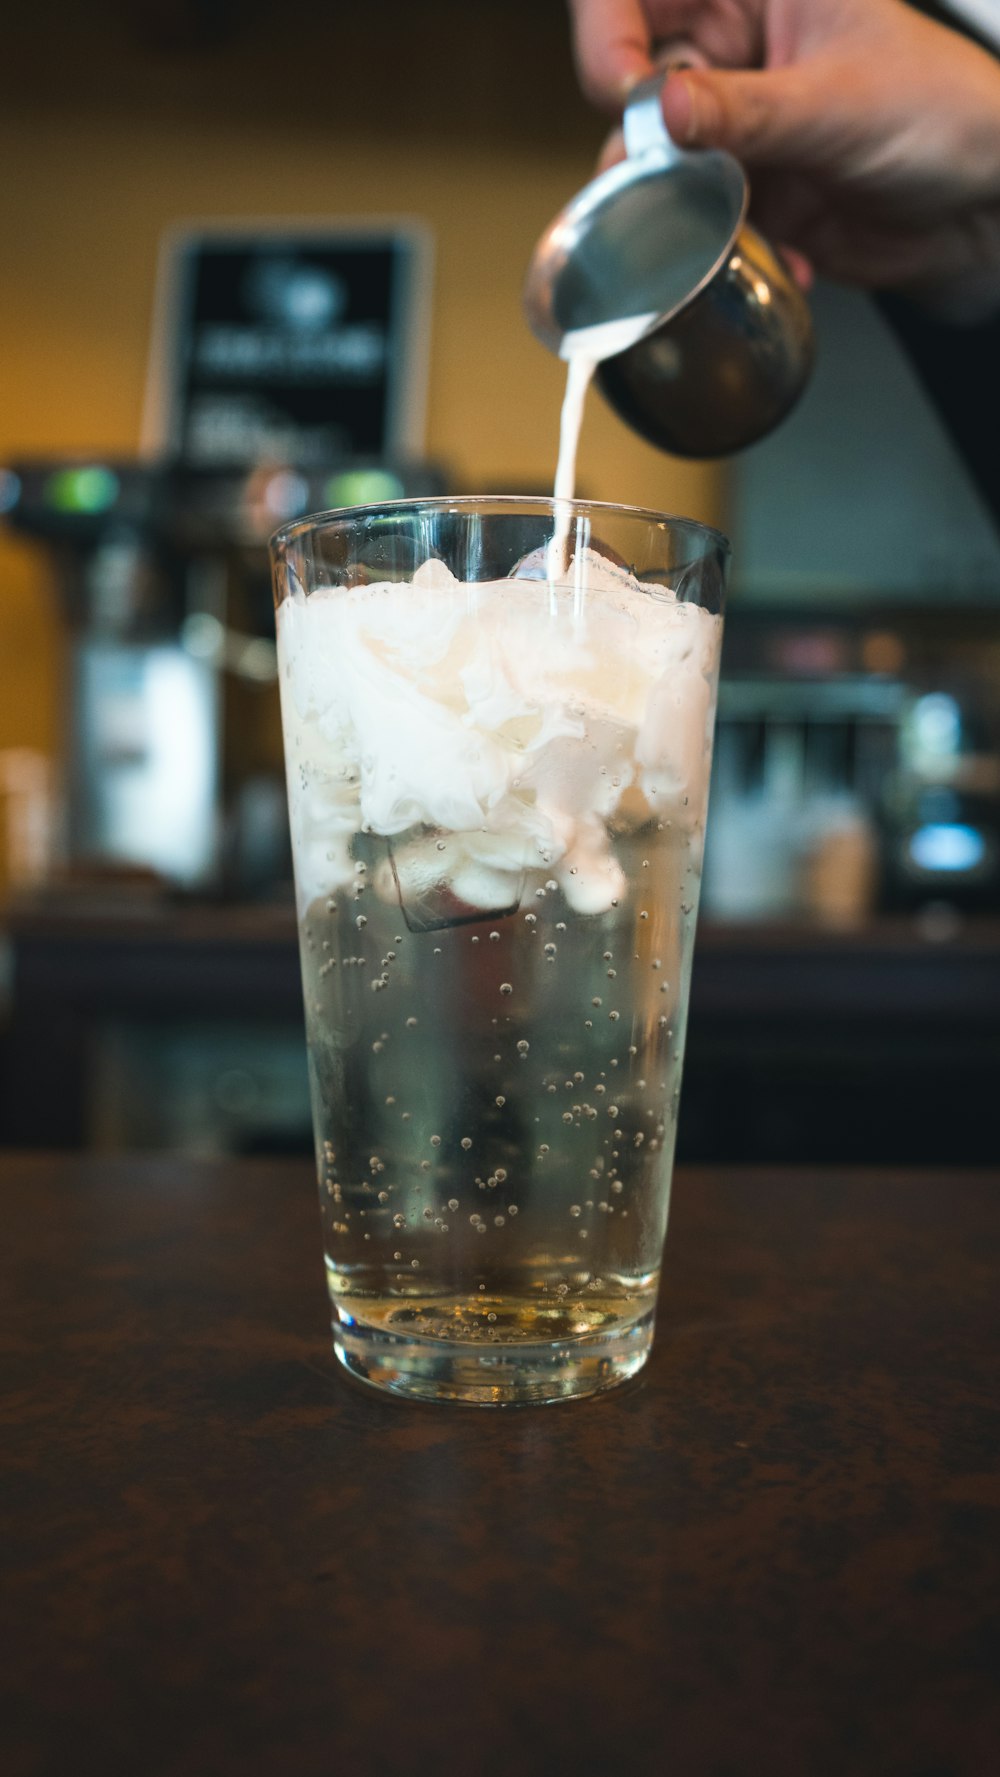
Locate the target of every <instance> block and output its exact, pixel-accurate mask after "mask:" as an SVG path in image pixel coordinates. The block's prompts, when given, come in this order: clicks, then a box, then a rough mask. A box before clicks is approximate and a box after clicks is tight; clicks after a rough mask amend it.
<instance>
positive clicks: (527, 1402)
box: [333, 1309, 653, 1407]
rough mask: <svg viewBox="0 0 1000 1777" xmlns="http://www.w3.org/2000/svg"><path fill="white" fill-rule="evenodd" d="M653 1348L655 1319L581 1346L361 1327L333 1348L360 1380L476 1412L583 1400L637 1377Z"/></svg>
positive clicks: (341, 1330) (343, 1334)
mask: <svg viewBox="0 0 1000 1777" xmlns="http://www.w3.org/2000/svg"><path fill="white" fill-rule="evenodd" d="M652 1343H653V1312H652V1309H650V1310H649V1312H648V1313H647V1314H645V1315H644V1316H643V1317H642V1318H641V1319H639V1320H636V1321H633V1322H632V1323H631V1324H630V1325H628V1326H624V1327H623V1326H620V1325H619V1326H617V1327H615V1328H614V1329H613V1330H609V1331H606V1332H601V1333H592V1334H588V1335H586V1336H584V1337H582V1338H578V1339H572V1340H567V1339H562V1340H556V1341H551V1342H549V1341H537V1342H533V1341H523V1342H519V1343H517V1344H508V1345H483V1344H482V1343H476V1344H472V1343H468V1344H466V1343H463V1342H459V1341H452V1340H443V1339H426V1338H420V1337H415V1336H413V1335H412V1334H406V1335H400V1334H398V1333H392V1332H388V1331H387V1330H386V1328H385V1327H381V1326H371V1325H365V1323H364V1322H362V1321H358V1320H356V1321H354V1323H353V1325H352V1326H350V1327H346V1326H344V1325H343V1324H340V1325H336V1324H335V1326H334V1340H333V1348H334V1351H335V1352H336V1354H337V1356H338V1358H339V1359H340V1361H341V1363H342V1364H343V1365H344V1368H345V1369H346V1370H349V1371H350V1373H351V1375H352V1376H356V1377H358V1378H359V1379H360V1380H361V1381H362V1382H367V1383H369V1384H371V1386H372V1387H373V1388H378V1389H382V1390H384V1391H385V1392H387V1393H388V1394H394V1395H400V1396H404V1397H405V1398H406V1399H408V1400H417V1401H458V1402H460V1403H462V1404H464V1405H465V1406H469V1407H518V1406H532V1405H534V1406H541V1405H544V1404H545V1403H546V1402H553V1401H567V1400H578V1399H580V1398H582V1397H585V1396H587V1395H592V1394H600V1393H603V1391H604V1390H605V1389H608V1388H615V1387H616V1386H617V1385H618V1384H619V1383H621V1382H627V1380H628V1378H629V1377H630V1376H634V1375H635V1374H636V1372H637V1371H638V1370H641V1369H642V1366H643V1364H644V1363H645V1362H646V1359H647V1357H648V1356H649V1351H650V1347H651V1345H652Z"/></svg>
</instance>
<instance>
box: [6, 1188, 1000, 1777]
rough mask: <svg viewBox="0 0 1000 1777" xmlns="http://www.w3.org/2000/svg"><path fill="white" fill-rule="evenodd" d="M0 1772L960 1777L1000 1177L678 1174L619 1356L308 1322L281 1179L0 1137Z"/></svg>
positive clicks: (988, 1686)
mask: <svg viewBox="0 0 1000 1777" xmlns="http://www.w3.org/2000/svg"><path fill="white" fill-rule="evenodd" d="M0 1201H2V1203H3V1224H4V1235H3V1241H2V1243H0V1289H2V1290H3V1292H4V1294H5V1299H6V1302H7V1304H8V1312H7V1314H6V1315H5V1317H4V1323H5V1328H6V1331H5V1334H4V1359H3V1372H4V1376H5V1381H6V1389H5V1394H6V1405H5V1409H4V1422H5V1429H4V1432H3V1438H2V1455H0V1463H2V1467H3V1469H4V1471H5V1473H6V1483H5V1494H6V1501H7V1504H6V1507H5V1511H4V1519H5V1531H6V1535H5V1539H4V1540H5V1544H6V1556H5V1564H6V1568H7V1573H6V1578H5V1581H4V1585H3V1597H4V1604H5V1611H6V1614H7V1616H8V1622H9V1625H10V1628H9V1632H8V1635H7V1637H6V1650H5V1653H4V1656H3V1660H2V1662H0V1689H2V1692H3V1693H4V1694H5V1701H4V1704H3V1711H2V1716H0V1755H2V1759H3V1768H4V1770H5V1773H6V1774H7V1777H27V1774H29V1773H30V1774H31V1777H35V1774H36V1773H38V1774H41V1773H45V1774H48V1773H53V1774H54V1773H56V1772H60V1773H61V1772H63V1771H65V1770H67V1769H73V1768H75V1767H80V1768H82V1769H84V1770H87V1771H90V1770H93V1771H98V1772H101V1773H103V1774H106V1777H111V1774H113V1773H122V1774H125V1773H128V1777H182V1774H183V1777H201V1774H202V1773H205V1774H211V1777H230V1774H232V1777H237V1774H238V1777H272V1774H273V1777H333V1774H335V1773H339V1772H345V1773H349V1774H350V1777H393V1774H395V1773H396V1772H400V1773H402V1772H406V1773H408V1774H410V1773H412V1774H414V1777H419V1774H421V1773H424V1772H427V1773H430V1772H432V1771H433V1772H434V1773H436V1774H437V1777H465V1774H466V1773H476V1774H477V1777H480V1774H481V1777H494V1774H495V1777H500V1774H501V1773H503V1774H504V1777H507V1774H508V1773H511V1772H513V1773H529V1774H533V1773H535V1772H538V1773H541V1772H545V1773H547V1774H548V1773H551V1772H562V1771H563V1770H565V1771H567V1772H569V1773H572V1774H574V1777H598V1774H600V1777H605V1774H609V1773H610V1774H613V1773H616V1772H618V1771H619V1770H625V1771H628V1772H630V1773H639V1774H640V1777H644V1774H645V1773H649V1774H650V1777H652V1774H653V1773H656V1774H657V1777H658V1774H659V1773H661V1772H662V1773H671V1774H672V1777H750V1774H754V1777H755V1774H756V1773H758V1772H766V1773H768V1777H786V1774H787V1777H932V1774H933V1777H980V1774H981V1773H982V1774H985V1773H986V1772H987V1771H988V1770H990V1769H992V1768H993V1765H992V1760H993V1758H994V1757H995V1752H996V1745H997V1737H998V1733H1000V1699H998V1691H997V1686H996V1671H997V1641H996V1624H997V1619H998V1609H1000V1539H998V1537H997V1524H998V1513H1000V1483H998V1479H997V1462H996V1458H997V1424H998V1420H997V1401H998V1399H1000V1386H998V1385H1000V1317H998V1315H997V1311H996V1302H997V1279H998V1274H1000V1171H998V1172H997V1173H994V1174H983V1173H979V1174H973V1173H953V1174H947V1173H937V1174H930V1173H900V1172H897V1173H862V1172H844V1173H834V1172H805V1171H795V1172H791V1171H785V1172H767V1171H763V1170H760V1171H743V1172H740V1171H714V1172H699V1171H692V1172H687V1173H684V1174H682V1175H681V1176H680V1177H679V1179H678V1183H677V1188H676V1196H675V1206H674V1212H673V1220H672V1225H671V1230H670V1234H669V1237H668V1242H667V1264H666V1275H665V1283H664V1293H663V1300H662V1307H661V1318H660V1327H659V1333H658V1337H657V1343H656V1347H655V1350H654V1354H653V1357H652V1360H651V1362H650V1365H649V1367H648V1369H647V1371H646V1373H645V1375H644V1376H643V1378H641V1379H639V1380H637V1381H636V1382H634V1383H632V1384H629V1385H627V1386H626V1387H625V1388H624V1389H622V1390H620V1391H618V1392H615V1393H612V1394H609V1395H607V1396H604V1397H602V1398H599V1399H597V1400H595V1401H592V1402H589V1403H577V1404H568V1405H565V1406H560V1407H548V1408H532V1409H522V1410H520V1411H514V1412H501V1413H490V1412H488V1411H475V1410H471V1409H462V1408H456V1407H418V1406H407V1405H403V1404H400V1403H398V1402H395V1401H391V1400H385V1399H382V1398H380V1397H378V1396H376V1395H374V1394H369V1393H368V1392H366V1391H365V1390H364V1389H362V1388H361V1387H359V1386H358V1385H355V1384H353V1383H351V1382H350V1381H349V1380H347V1379H346V1378H345V1377H344V1376H343V1375H342V1374H341V1372H340V1371H339V1369H338V1368H337V1366H336V1364H335V1360H334V1358H333V1355H332V1352H331V1350H330V1348H329V1343H328V1338H327V1332H326V1305H325V1301H324V1295H323V1287H322V1280H321V1269H322V1268H321V1258H320V1243H319V1233H318V1217H317V1214H316V1207H315V1202H314V1187H313V1182H312V1178H311V1174H310V1168H309V1167H308V1165H304V1164H301V1163H298V1162H294V1163H293V1162H283V1163H274V1162H226V1163H218V1164H215V1163H196V1162H190V1161H178V1160H175V1159H171V1158H156V1159H150V1158H148V1157H147V1158H143V1159H141V1160H127V1159H114V1160H107V1159H104V1158H100V1157H87V1158H79V1157H71V1156H59V1157H58V1158H57V1157H52V1156H44V1155H33V1156H28V1157H22V1158H19V1157H17V1156H14V1155H7V1156H6V1157H2V1158H0Z"/></svg>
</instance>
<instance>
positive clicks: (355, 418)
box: [0, 0, 1000, 1164]
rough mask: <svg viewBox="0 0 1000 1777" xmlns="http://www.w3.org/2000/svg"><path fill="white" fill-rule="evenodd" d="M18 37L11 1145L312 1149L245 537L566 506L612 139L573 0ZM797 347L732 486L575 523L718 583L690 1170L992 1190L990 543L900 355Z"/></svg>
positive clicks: (258, 567)
mask: <svg viewBox="0 0 1000 1777" xmlns="http://www.w3.org/2000/svg"><path fill="white" fill-rule="evenodd" d="M11 11H12V16H8V18H7V19H6V21H5V27H4V38H5V55H4V59H3V62H2V64H0V155H2V165H3V167H4V170H5V175H4V179H3V181H2V182H0V388H2V393H3V399H2V401H0V934H2V936H0V943H2V950H0V956H2V963H0V1142H3V1143H8V1144H18V1145H27V1146H49V1147H51V1146H81V1147H91V1148H97V1149H105V1150H112V1149H116V1148H136V1147H161V1148H162V1147H165V1148H175V1149H177V1150H184V1151H187V1152H195V1153H199V1152H201V1153H220V1152H222V1153H224V1152H249V1151H297V1150H302V1151H305V1150H306V1149H307V1148H308V1147H309V1143H310V1137H309V1111H308V1100H307V1087H306V1076H305V1061H304V1050H303V1037H302V1029H301V1003H300V991H299V983H298V962H297V954H296V949H295V935H294V917H293V912H292V900H291V876H290V860H289V854H288V841H287V831H286V824H285V815H284V789H283V781H282V762H281V746H280V733H279V726H278V714H277V692H276V685H275V678H274V649H273V623H272V616H271V606H270V591H269V585H268V578H267V564H266V554H265V547H264V545H265V542H266V538H267V535H268V534H269V532H270V531H271V530H273V529H274V528H275V527H276V526H277V525H278V524H279V523H280V522H282V521H283V520H284V519H286V518H291V517H295V516H297V515H299V514H300V513H302V512H305V511H311V510H316V509H317V508H320V507H329V506H333V505H343V504H351V503H354V502H356V501H358V500H365V499H370V498H374V499H377V498H384V497H391V496H394V495H398V494H400V493H421V492H433V491H448V492H457V493H470V492H519V493H531V492H547V491H549V489H550V487H551V478H552V474H553V471H554V463H555V451H556V442H557V433H558V414H559V405H560V401H561V396H562V390H563V380H564V378H563V371H562V369H561V367H560V366H559V364H558V363H557V362H556V361H555V360H553V359H551V358H550V357H549V356H548V355H547V354H546V352H545V351H544V350H543V349H542V348H541V347H540V346H539V345H538V344H537V343H536V342H535V341H534V339H533V338H532V337H531V335H530V334H529V333H528V330H527V328H526V326H525V324H524V322H523V321H522V318H521V310H520V290H521V284H522V280H523V275H524V270H525V266H526V263H527V260H528V257H529V254H530V252H531V249H532V247H533V245H534V242H535V240H536V239H537V237H538V235H539V234H540V233H541V231H542V229H543V228H544V226H545V225H546V223H547V222H548V221H549V220H550V219H551V217H552V216H553V215H554V214H555V213H556V211H557V210H558V209H559V208H560V207H561V206H562V204H563V203H564V202H565V201H566V200H567V198H568V197H569V196H570V195H571V194H572V193H573V192H574V191H576V190H577V189H578V188H579V187H580V186H581V185H582V184H583V183H584V182H585V181H586V180H587V178H589V176H590V174H591V171H592V168H593V163H594V160H595V157H596V155H597V152H598V150H599V147H600V144H601V141H602V138H603V133H604V131H603V126H602V123H601V120H600V119H599V118H597V117H596V116H595V115H594V114H593V113H592V112H591V110H590V109H589V108H588V106H587V105H586V104H585V102H584V101H583V99H582V97H581V96H580V94H579V92H578V89H577V86H576V83H575V78H574V74H573V70H572V66H571V62H570V54H569V36H568V28H567V24H566V18H565V12H564V8H563V6H562V5H561V4H557V3H556V0H552V3H551V4H544V3H542V4H539V3H538V0H481V3H479V4H476V5H474V6H473V5H469V4H467V3H466V0H423V4H421V5H419V6H415V5H413V4H412V0H410V3H407V0H373V3H372V4H370V5H369V6H367V7H361V8H359V7H354V6H348V5H345V4H338V3H337V0H328V3H327V4H326V5H319V4H304V3H302V4H300V3H296V0H289V3H287V4H286V5H285V6H284V7H283V8H281V9H280V10H276V9H274V8H273V7H265V6H264V5H262V4H255V3H254V0H246V3H244V4H242V5H239V6H237V5H235V4H230V3H229V0H200V3H197V0H189V3H184V0H116V3H111V0H106V3H105V4H94V5H91V6H89V7H87V8H86V9H78V8H72V7H70V6H65V5H63V6H61V5H56V4H52V3H48V4H47V3H46V0H39V3H38V4H35V5H34V6H32V7H31V8H28V7H24V6H17V7H14V8H13V9H11ZM813 306H814V314H815V319H816V325H817V332H818V338H819V360H818V365H817V370H816V374H815V377H814V380H813V383H812V386H811V388H810V389H809V391H808V393H807V395H806V396H805V398H804V400H803V402H802V404H801V406H800V408H799V409H798V410H797V411H796V413H795V415H794V416H793V417H792V419H791V420H789V421H788V422H787V424H786V425H785V426H784V427H783V428H782V429H781V431H780V432H779V433H777V434H776V435H774V436H773V437H772V438H770V439H768V440H767V441H765V442H764V443H763V444H761V445H759V446H757V447H755V448H754V449H753V450H751V451H749V452H747V453H745V454H744V455H743V456H742V457H740V458H738V459H734V460H732V461H728V462H722V463H710V464H704V463H701V464H696V463H689V462H682V461H680V460H678V459H676V458H670V457H667V456H664V455H661V454H659V453H657V452H656V451H655V450H653V449H652V448H651V447H650V446H648V445H646V444H645V443H643V442H642V441H641V440H639V439H638V438H637V437H635V436H634V435H633V434H632V433H631V432H629V431H628V430H627V429H626V428H625V427H624V426H623V425H622V424H621V422H620V421H618V420H617V419H616V418H615V417H614V416H613V415H612V414H611V413H610V411H609V410H608V409H607V408H606V407H605V406H604V405H603V403H602V402H601V401H600V399H599V398H598V397H597V396H596V395H595V396H594V397H593V398H592V400H591V402H590V405H589V408H588V413H587V418H586V421H585V425H584V431H583V437H582V444H581V451H580V458H579V488H580V492H581V493H582V494H584V495H586V496H590V497H592V498H595V499H601V500H622V501H627V502H630V503H634V504H640V505H649V506H654V507H657V508H659V509H662V510H667V511H672V512H676V513H684V514H686V515H689V516H693V517H696V518H701V519H705V520H707V521H709V522H711V523H715V524H719V525H721V526H722V528H724V529H725V530H726V531H727V532H728V533H729V534H730V536H731V537H732V539H733V543H734V551H735V556H734V559H735V563H736V568H735V575H734V584H733V594H732V600H731V605H730V612H729V618H728V623H727V640H726V648H725V661H724V670H723V684H722V688H721V693H720V721H719V730H718V742H717V754H716V766H715V777H714V786H713V792H712V819H711V833H710V841H709V847H708V855H707V858H706V872H705V883H704V893H703V903H702V909H703V917H702V925H701V937H700V949H699V954H698V959H697V962H696V970H695V984H694V990H693V1000H692V1013H691V1026H690V1035H689V1050H688V1066H687V1077H686V1084H685V1102H684V1107H683V1112H682V1119H681V1135H680V1145H681V1152H682V1154H683V1155H684V1157H685V1158H688V1159H697V1160H706V1161H720V1160H734V1159H740V1160H748V1161H760V1162H762V1163H769V1162H774V1161H779V1160H782V1159H786V1160H794V1161H807V1162H808V1161H816V1162H823V1161H871V1162H873V1163H874V1162H893V1161H895V1162H898V1163H904V1162H919V1161H921V1160H927V1161H933V1160H946V1161H949V1162H951V1163H955V1162H959V1163H961V1162H965V1163H969V1164H974V1163H986V1162H989V1161H995V1159H996V1138H995V1134H994V1119H993V1115H992V1109H991V1104H992V1100H991V1093H992V1091H993V1082H994V1081H995V1079H996V1077H997V1065H998V1062H1000V917H998V916H1000V623H998V613H1000V541H998V535H997V530H996V524H995V520H994V518H993V517H992V516H991V514H990V512H989V510H988V508H987V506H986V504H985V503H984V499H983V496H982V493H981V492H980V491H979V489H978V488H977V485H976V483H975V482H974V480H973V479H972V478H971V477H970V475H969V473H968V471H967V469H966V467H965V466H964V464H963V461H962V459H961V457H960V455H959V454H958V452H957V451H956V448H955V445H954V443H953V441H952V438H951V437H950V435H949V433H948V432H947V431H946V430H945V428H944V426H943V425H942V423H941V421H940V419H939V417H938V414H937V412H936V410H935V408H934V406H933V404H932V402H931V401H930V399H929V398H928V396H927V394H926V392H925V390H924V387H923V385H922V383H921V381H920V379H919V377H918V376H917V374H916V372H915V371H914V369H913V368H912V365H911V362H910V358H909V356H908V354H907V353H906V352H905V351H904V350H903V348H902V346H901V345H900V343H899V340H898V338H897V333H896V330H895V328H894V326H893V325H890V322H889V320H887V318H886V315H885V313H884V312H883V311H882V310H881V309H880V307H879V306H878V305H876V304H875V303H873V302H871V301H869V300H868V299H866V298H864V297H862V296H860V295H858V294H856V293H849V292H843V291H840V290H837V289H834V288H832V287H829V288H828V287H824V286H820V287H819V288H818V289H817V290H816V292H815V293H814V297H813ZM986 368H987V373H988V370H989V366H987V367H986ZM992 372H993V375H992V390H993V392H992V394H991V393H990V388H989V384H988V381H987V380H986V378H985V376H984V387H983V399H984V400H991V399H992V400H994V401H995V398H996V396H995V390H996V363H995V361H994V362H993V364H992Z"/></svg>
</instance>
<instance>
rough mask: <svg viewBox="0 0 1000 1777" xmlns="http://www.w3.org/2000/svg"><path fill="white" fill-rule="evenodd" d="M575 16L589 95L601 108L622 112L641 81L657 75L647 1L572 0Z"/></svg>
mask: <svg viewBox="0 0 1000 1777" xmlns="http://www.w3.org/2000/svg"><path fill="white" fill-rule="evenodd" d="M570 13H571V19H572V25H573V48H574V52H575V56H576V65H577V70H578V72H579V76H580V84H581V86H582V87H583V90H584V92H585V93H586V95H587V97H588V98H589V99H592V100H593V101H594V103H595V104H596V105H601V106H604V107H606V108H607V109H609V110H619V111H620V110H621V107H622V103H623V101H624V99H625V96H626V94H627V93H628V92H629V90H630V89H631V88H632V87H633V86H634V85H635V83H636V81H637V80H644V79H645V78H646V76H647V75H648V74H651V73H652V71H653V64H652V59H651V49H652V45H651V40H650V30H649V23H648V20H647V18H646V13H645V9H644V7H643V5H642V0H570Z"/></svg>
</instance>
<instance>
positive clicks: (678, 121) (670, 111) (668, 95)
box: [663, 73, 698, 147]
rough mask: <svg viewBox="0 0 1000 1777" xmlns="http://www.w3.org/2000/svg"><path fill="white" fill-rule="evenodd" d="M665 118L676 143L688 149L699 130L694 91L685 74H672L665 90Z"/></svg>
mask: <svg viewBox="0 0 1000 1777" xmlns="http://www.w3.org/2000/svg"><path fill="white" fill-rule="evenodd" d="M663 117H664V121H665V123H666V126H667V129H668V130H669V131H670V134H671V135H672V136H673V139H674V141H675V142H677V143H679V144H680V145H681V146H682V147H687V145H688V144H689V143H691V142H693V141H694V139H695V136H696V134H697V128H698V120H697V116H696V114H695V97H694V90H693V86H692V82H691V81H690V80H686V79H685V77H684V75H683V74H679V73H677V74H671V76H670V79H669V80H668V81H667V84H666V86H665V87H664V89H663Z"/></svg>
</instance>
